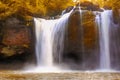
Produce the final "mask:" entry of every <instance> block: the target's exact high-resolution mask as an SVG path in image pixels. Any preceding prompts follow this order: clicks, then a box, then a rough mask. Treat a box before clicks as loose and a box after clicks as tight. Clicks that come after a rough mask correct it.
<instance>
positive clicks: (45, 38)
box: [34, 11, 72, 71]
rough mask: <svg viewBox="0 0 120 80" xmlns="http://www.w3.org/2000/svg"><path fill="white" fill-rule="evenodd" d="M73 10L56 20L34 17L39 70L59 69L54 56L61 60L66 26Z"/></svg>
mask: <svg viewBox="0 0 120 80" xmlns="http://www.w3.org/2000/svg"><path fill="white" fill-rule="evenodd" d="M71 12H72V11H71ZM71 12H69V13H66V14H64V15H63V16H62V17H61V18H60V19H55V20H45V19H41V18H34V22H35V34H36V46H35V49H36V58H37V66H38V69H37V70H40V71H41V69H44V70H46V71H53V69H54V70H58V69H57V68H56V67H55V65H54V57H56V58H58V59H59V60H58V61H59V62H60V61H61V53H62V51H63V48H64V45H63V41H64V35H65V28H66V27H67V22H68V18H69V16H70V13H71ZM56 54H57V56H56Z"/></svg>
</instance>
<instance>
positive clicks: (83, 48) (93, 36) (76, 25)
mask: <svg viewBox="0 0 120 80" xmlns="http://www.w3.org/2000/svg"><path fill="white" fill-rule="evenodd" d="M66 31H67V32H66V36H65V43H64V54H63V57H64V61H65V62H66V63H67V64H70V65H72V67H73V69H75V68H76V69H95V68H96V66H97V64H98V62H99V60H98V57H99V55H98V52H99V50H98V46H99V43H98V31H97V27H96V23H95V15H94V14H93V13H92V12H91V11H86V12H82V15H81V14H80V12H79V10H77V9H76V10H75V11H74V12H72V14H71V15H70V17H69V20H68V29H67V30H66ZM93 61H94V63H95V64H92V63H93ZM78 66H79V67H78Z"/></svg>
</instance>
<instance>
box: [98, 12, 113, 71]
mask: <svg viewBox="0 0 120 80" xmlns="http://www.w3.org/2000/svg"><path fill="white" fill-rule="evenodd" d="M111 14H112V11H111V10H105V11H104V12H102V13H101V14H99V15H97V16H96V20H97V23H98V26H99V34H100V35H99V36H100V69H102V70H110V69H111V61H110V46H109V43H110V41H109V28H110V22H111Z"/></svg>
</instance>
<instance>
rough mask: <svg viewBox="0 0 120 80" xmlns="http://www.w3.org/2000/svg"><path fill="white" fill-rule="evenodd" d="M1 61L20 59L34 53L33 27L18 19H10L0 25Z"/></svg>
mask: <svg viewBox="0 0 120 80" xmlns="http://www.w3.org/2000/svg"><path fill="white" fill-rule="evenodd" d="M0 27H1V31H0V33H1V34H2V35H1V36H0V60H1V59H4V60H6V61H7V59H9V60H10V59H14V58H15V59H17V58H18V59H19V57H20V56H21V55H22V56H21V57H22V58H24V57H25V55H26V56H29V55H30V54H31V52H32V49H31V43H32V37H33V36H32V26H31V25H30V24H29V22H25V21H22V20H19V19H17V18H8V19H6V20H5V21H4V22H2V23H1V25H0Z"/></svg>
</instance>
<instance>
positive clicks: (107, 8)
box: [103, 5, 112, 10]
mask: <svg viewBox="0 0 120 80" xmlns="http://www.w3.org/2000/svg"><path fill="white" fill-rule="evenodd" d="M103 8H104V9H105V10H112V7H111V6H107V5H104V6H103Z"/></svg>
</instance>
